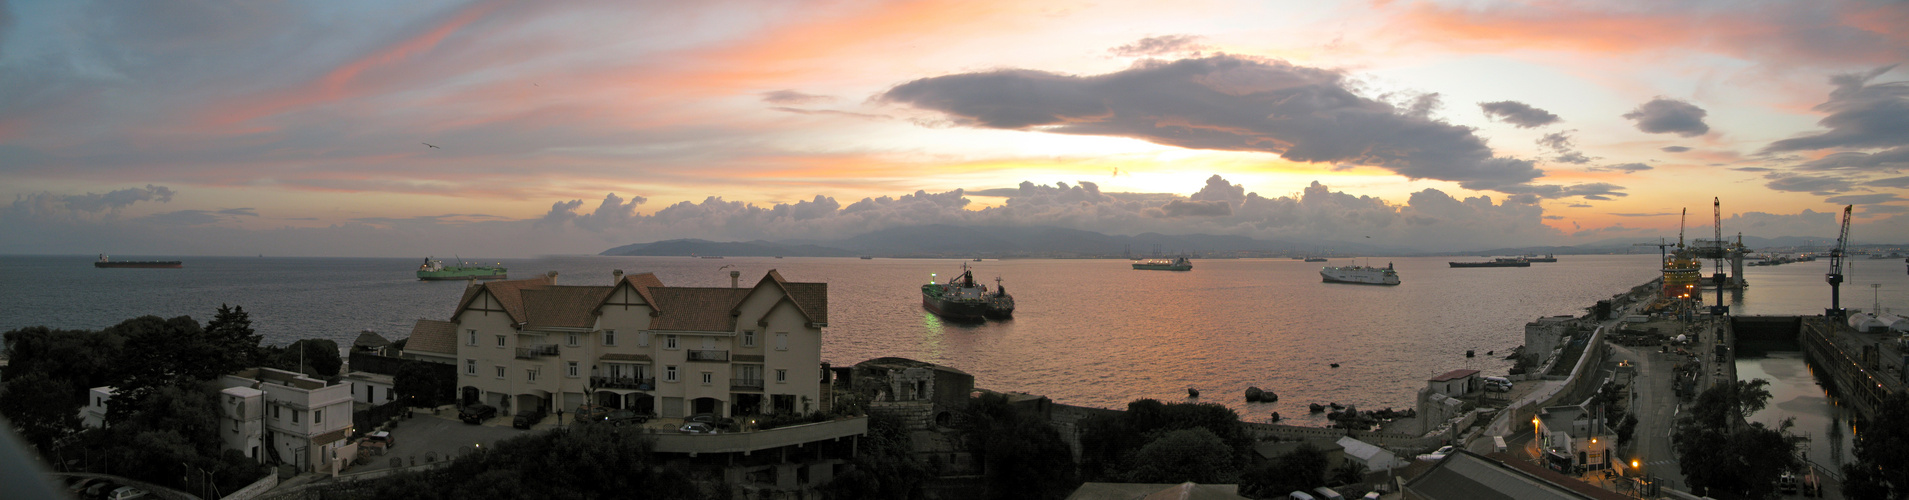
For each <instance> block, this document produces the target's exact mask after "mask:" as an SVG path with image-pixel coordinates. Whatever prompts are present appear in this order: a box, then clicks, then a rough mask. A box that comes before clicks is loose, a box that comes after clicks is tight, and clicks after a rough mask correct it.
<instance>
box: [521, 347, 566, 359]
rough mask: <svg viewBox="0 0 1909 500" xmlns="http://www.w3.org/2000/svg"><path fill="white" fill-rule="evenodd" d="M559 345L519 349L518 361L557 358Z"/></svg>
mask: <svg viewBox="0 0 1909 500" xmlns="http://www.w3.org/2000/svg"><path fill="white" fill-rule="evenodd" d="M556 355H557V344H541V345H534V346H530V347H519V348H517V359H537V358H541V357H544V356H556Z"/></svg>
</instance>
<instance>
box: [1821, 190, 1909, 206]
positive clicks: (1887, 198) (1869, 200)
mask: <svg viewBox="0 0 1909 500" xmlns="http://www.w3.org/2000/svg"><path fill="white" fill-rule="evenodd" d="M1901 199H1902V198H1899V197H1897V196H1896V195H1895V194H1893V193H1875V194H1846V195H1842V196H1831V197H1829V198H1828V199H1825V200H1823V201H1827V202H1830V203H1835V204H1837V205H1875V204H1879V203H1889V202H1892V201H1898V200H1901Z"/></svg>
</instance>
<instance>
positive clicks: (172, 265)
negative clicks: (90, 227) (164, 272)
mask: <svg viewBox="0 0 1909 500" xmlns="http://www.w3.org/2000/svg"><path fill="white" fill-rule="evenodd" d="M93 267H97V268H102V269H114V268H133V269H179V268H182V267H186V264H185V263H184V262H180V261H176V260H112V259H110V258H107V257H106V254H99V260H96V261H93Z"/></svg>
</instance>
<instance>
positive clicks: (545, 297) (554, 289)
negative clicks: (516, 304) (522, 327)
mask: <svg viewBox="0 0 1909 500" xmlns="http://www.w3.org/2000/svg"><path fill="white" fill-rule="evenodd" d="M613 289H614V288H611V287H607V286H550V287H542V288H527V289H524V290H523V291H521V292H519V295H520V296H521V297H522V298H523V301H524V305H523V308H524V314H525V317H524V323H525V324H526V325H527V326H530V327H533V328H535V327H556V328H590V327H592V326H596V322H597V318H596V314H595V311H596V308H597V305H598V304H602V303H603V299H604V298H605V297H608V296H609V295H610V290H613Z"/></svg>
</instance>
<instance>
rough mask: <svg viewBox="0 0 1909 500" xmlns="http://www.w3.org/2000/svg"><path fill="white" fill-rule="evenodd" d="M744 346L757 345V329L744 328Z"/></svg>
mask: <svg viewBox="0 0 1909 500" xmlns="http://www.w3.org/2000/svg"><path fill="white" fill-rule="evenodd" d="M742 346H743V347H755V346H756V331H755V330H743V331H742Z"/></svg>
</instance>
